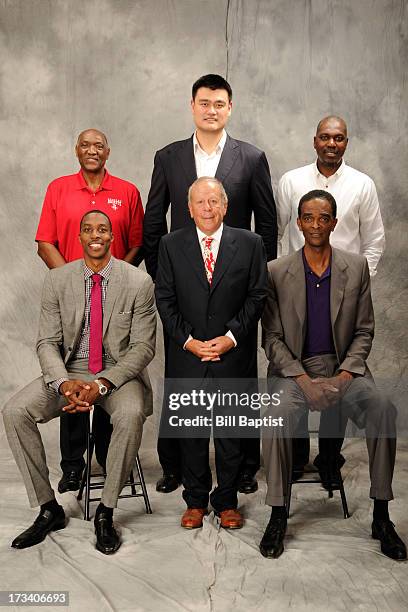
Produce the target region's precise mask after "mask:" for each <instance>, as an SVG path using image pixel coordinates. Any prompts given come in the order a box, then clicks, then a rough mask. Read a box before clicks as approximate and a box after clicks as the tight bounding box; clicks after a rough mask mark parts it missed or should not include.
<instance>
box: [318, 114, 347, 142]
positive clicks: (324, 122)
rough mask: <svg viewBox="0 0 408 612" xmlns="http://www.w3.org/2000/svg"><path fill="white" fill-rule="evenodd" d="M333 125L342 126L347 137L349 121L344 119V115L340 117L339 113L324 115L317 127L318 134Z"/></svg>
mask: <svg viewBox="0 0 408 612" xmlns="http://www.w3.org/2000/svg"><path fill="white" fill-rule="evenodd" d="M333 125H335V126H337V127H340V129H341V130H342V131H343V132H344V134H345V136H346V138H347V123H346V122H345V121H344V119H342V117H338V116H337V115H328V116H327V117H323V119H320V121H319V123H318V124H317V128H316V135H317V134H318V133H319V132H320V131H321V130H324V129H326V127H329V126H330V127H332V126H333Z"/></svg>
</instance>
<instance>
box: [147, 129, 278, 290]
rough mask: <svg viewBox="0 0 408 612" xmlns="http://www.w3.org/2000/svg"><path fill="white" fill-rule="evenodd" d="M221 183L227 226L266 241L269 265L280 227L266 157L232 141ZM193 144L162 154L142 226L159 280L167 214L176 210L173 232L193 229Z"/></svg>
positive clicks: (224, 156) (185, 143)
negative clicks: (190, 194) (190, 202)
mask: <svg viewBox="0 0 408 612" xmlns="http://www.w3.org/2000/svg"><path fill="white" fill-rule="evenodd" d="M215 176H216V178H217V179H219V180H220V181H221V182H222V184H223V185H224V188H225V191H226V192H227V195H228V200H229V201H228V210H227V214H226V217H225V219H224V220H225V223H226V224H227V225H229V226H232V227H240V228H243V229H248V230H250V229H251V216H252V212H254V217H255V232H256V233H257V234H259V235H260V236H262V239H263V241H264V245H265V249H266V255H267V259H268V261H269V260H270V259H274V258H275V257H276V243H277V224H276V208H275V202H274V199H273V193H272V185H271V176H270V172H269V166H268V162H267V159H266V156H265V153H263V152H262V151H260V150H259V149H257V148H256V147H254V146H253V145H251V144H248V143H247V142H242V141H240V140H235V139H234V138H231V137H230V136H227V140H226V143H225V147H224V150H223V152H222V155H221V159H220V163H219V164H218V168H217V172H216V175H215ZM196 178H197V173H196V167H195V160H194V151H193V138H192V137H191V138H188V139H187V140H180V141H179V142H173V143H172V144H169V145H168V146H167V147H164V149H161V150H160V151H157V153H156V155H155V158H154V168H153V175H152V183H151V187H150V191H149V196H148V200H147V205H146V213H145V217H144V226H143V246H144V256H145V262H146V269H147V271H148V273H149V274H150V276H151V277H152V278H153V279H155V278H156V273H157V255H158V250H159V242H160V238H161V237H162V236H164V235H165V234H167V222H166V213H167V210H168V208H169V205H170V204H171V224H170V231H174V230H177V229H180V228H182V227H186V226H189V225H193V223H192V219H191V218H190V214H189V211H188V206H187V192H188V189H189V187H190V185H191V184H192V183H193V182H194V181H195V180H196Z"/></svg>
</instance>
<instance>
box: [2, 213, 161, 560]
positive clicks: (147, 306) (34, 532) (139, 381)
mask: <svg viewBox="0 0 408 612" xmlns="http://www.w3.org/2000/svg"><path fill="white" fill-rule="evenodd" d="M113 238H114V237H113V234H112V226H111V222H110V219H109V217H108V216H107V215H106V214H105V213H103V212H101V211H99V210H93V211H90V212H89V213H86V214H85V215H84V216H83V218H82V220H81V224H80V234H79V239H80V242H81V244H82V248H83V253H84V259H83V260H77V261H73V262H72V263H68V264H66V265H65V266H63V267H60V268H55V269H54V270H49V272H48V273H47V276H46V279H45V283H44V288H43V294H42V302H41V315H40V326H39V334H38V341H37V354H38V359H39V361H40V365H41V370H42V373H43V375H42V376H41V377H40V378H37V379H36V380H34V381H33V382H32V383H30V384H29V385H28V386H27V387H25V388H24V389H22V390H21V391H20V392H19V393H17V394H16V395H15V396H14V397H12V398H11V399H10V400H9V401H8V402H7V404H6V405H5V407H4V410H3V417H4V424H5V429H6V433H7V437H8V441H9V444H10V447H11V450H12V452H13V455H14V458H15V460H16V463H17V465H18V467H19V469H20V471H21V474H22V476H23V479H24V483H25V486H26V489H27V494H28V498H29V501H30V504H31V506H32V507H35V506H40V513H39V515H38V517H37V518H36V520H35V521H34V524H33V525H31V527H29V528H28V529H27V530H26V531H24V532H23V533H21V534H20V535H19V536H17V538H16V539H15V540H14V541H13V543H12V546H13V547H14V548H27V547H29V546H34V545H35V544H38V543H39V542H42V541H43V540H44V538H45V536H46V535H47V533H49V532H50V531H54V530H57V529H62V528H64V527H65V514H64V510H63V508H62V506H60V505H59V504H58V503H57V501H56V499H55V494H54V491H53V489H52V488H51V484H50V481H49V477H48V468H47V464H46V460H45V451H44V447H43V443H42V440H41V436H40V432H39V430H38V427H37V424H38V423H46V422H47V421H50V420H51V419H53V418H55V417H58V416H60V415H61V414H63V413H64V412H65V413H71V414H73V413H76V412H88V411H90V410H92V407H93V405H94V403H96V402H97V403H98V404H99V405H101V406H102V407H103V409H104V410H105V411H106V412H107V413H108V414H109V416H110V419H111V422H112V425H113V434H112V440H111V443H110V446H109V452H108V458H107V475H106V480H105V486H104V489H103V493H102V499H101V503H100V504H99V506H98V508H97V510H96V513H95V532H96V548H97V549H98V550H99V551H100V552H102V553H104V554H112V553H114V552H116V550H117V549H118V548H119V546H120V539H119V536H118V534H117V532H116V530H115V528H114V526H113V520H112V519H113V509H114V508H115V507H116V504H117V499H118V496H119V494H120V492H121V490H122V487H123V485H124V483H125V482H126V480H127V478H128V477H129V474H130V471H131V469H132V467H133V464H134V462H135V458H136V455H137V452H138V449H139V446H140V441H141V437H142V429H143V423H144V421H145V419H146V417H147V416H148V415H149V414H151V412H152V396H151V387H150V382H149V378H148V374H147V372H146V370H145V368H146V366H147V365H148V363H149V362H150V361H151V360H152V359H153V356H154V350H155V334H156V312H155V306H154V299H153V283H152V281H151V279H150V277H149V276H148V275H147V274H146V273H144V272H142V271H141V270H139V269H138V268H134V267H133V266H131V265H130V264H128V263H125V262H124V261H120V260H118V259H115V258H114V257H112V256H111V251H110V245H111V242H112V241H113Z"/></svg>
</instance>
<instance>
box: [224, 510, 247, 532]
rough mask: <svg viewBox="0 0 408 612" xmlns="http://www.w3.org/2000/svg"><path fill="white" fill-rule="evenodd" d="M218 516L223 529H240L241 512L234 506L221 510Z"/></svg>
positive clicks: (241, 523) (242, 521)
mask: <svg viewBox="0 0 408 612" xmlns="http://www.w3.org/2000/svg"><path fill="white" fill-rule="evenodd" d="M219 517H220V519H221V527H224V529H241V527H242V525H243V524H244V519H243V518H242V515H241V513H240V512H239V511H238V510H235V509H234V508H231V510H223V511H222V512H220V513H219Z"/></svg>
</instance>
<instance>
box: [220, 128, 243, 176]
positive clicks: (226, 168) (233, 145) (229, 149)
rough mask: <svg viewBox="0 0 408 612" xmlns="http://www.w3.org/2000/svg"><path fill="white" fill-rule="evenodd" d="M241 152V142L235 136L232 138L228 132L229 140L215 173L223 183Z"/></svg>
mask: <svg viewBox="0 0 408 612" xmlns="http://www.w3.org/2000/svg"><path fill="white" fill-rule="evenodd" d="M238 153H239V144H238V142H237V141H236V140H234V138H231V137H230V136H228V134H227V140H226V142H225V146H224V149H223V152H222V154H221V159H220V162H219V164H218V168H217V172H216V173H215V178H217V179H218V180H219V181H221V183H222V182H223V181H224V179H225V178H226V177H227V176H228V174H229V173H230V171H231V168H232V166H233V165H234V164H235V160H236V159H237V157H238Z"/></svg>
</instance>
